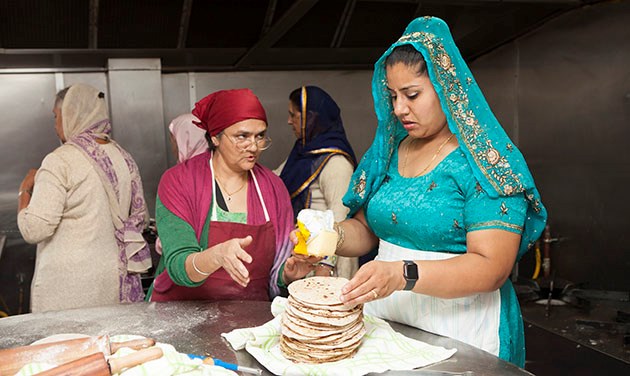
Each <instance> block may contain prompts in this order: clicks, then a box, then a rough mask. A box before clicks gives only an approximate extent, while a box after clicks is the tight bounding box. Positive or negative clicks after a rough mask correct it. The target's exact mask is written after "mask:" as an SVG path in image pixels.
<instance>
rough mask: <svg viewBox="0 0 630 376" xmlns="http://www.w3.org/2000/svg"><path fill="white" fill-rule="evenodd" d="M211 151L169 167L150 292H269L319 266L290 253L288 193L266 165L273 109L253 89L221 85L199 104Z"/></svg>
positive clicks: (235, 295)
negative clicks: (269, 115) (269, 113)
mask: <svg viewBox="0 0 630 376" xmlns="http://www.w3.org/2000/svg"><path fill="white" fill-rule="evenodd" d="M192 113H193V115H195V116H196V117H197V118H198V119H199V122H198V123H197V125H198V126H199V127H200V128H202V129H203V130H205V131H206V135H207V138H208V139H209V141H210V142H209V147H210V151H207V152H205V153H202V154H200V155H197V156H196V157H193V158H191V159H189V160H187V161H185V162H183V163H179V164H177V165H176V166H175V167H173V168H171V169H169V170H168V171H166V173H165V174H164V175H163V176H162V179H161V181H160V184H159V187H158V197H157V204H156V221H157V227H158V233H159V234H160V239H161V241H162V252H163V255H162V260H161V261H160V265H159V266H158V269H157V274H158V276H157V277H156V279H155V281H154V283H153V288H152V291H151V297H150V300H152V301H168V300H197V299H199V300H202V299H203V300H267V301H268V300H270V299H272V298H273V297H275V296H277V295H279V294H280V289H281V288H282V287H286V285H288V284H289V283H290V282H292V281H293V280H296V279H298V278H302V277H303V276H305V275H306V274H307V273H308V272H310V271H311V270H312V269H313V268H314V267H313V265H312V261H311V260H309V259H299V260H298V259H297V258H295V257H291V258H289V256H290V255H291V249H292V247H293V245H292V243H291V242H290V240H289V233H290V231H291V230H292V229H293V228H294V222H293V212H292V210H291V203H290V199H289V194H288V193H287V190H286V188H285V187H284V185H283V184H282V182H281V180H280V179H279V178H278V177H277V176H276V175H274V174H273V172H271V171H270V170H269V169H267V168H265V167H263V166H261V165H259V164H258V163H257V162H258V158H259V156H260V154H261V153H262V151H263V150H266V149H267V148H269V146H271V139H270V138H268V137H267V136H266V132H267V117H266V114H265V110H264V109H263V107H262V105H261V104H260V102H259V101H258V98H257V97H256V96H255V95H254V94H253V93H252V92H251V90H249V89H237V90H222V91H218V92H216V93H213V94H210V95H208V96H207V97H205V98H203V99H202V100H201V101H199V102H198V103H197V104H196V105H195V108H194V110H193V112H192Z"/></svg>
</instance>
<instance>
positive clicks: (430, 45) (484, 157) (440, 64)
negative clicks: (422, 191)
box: [398, 31, 540, 210]
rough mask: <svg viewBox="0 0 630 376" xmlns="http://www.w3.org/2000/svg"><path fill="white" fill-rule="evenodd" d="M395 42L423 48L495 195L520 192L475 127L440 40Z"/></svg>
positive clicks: (416, 37)
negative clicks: (411, 43)
mask: <svg viewBox="0 0 630 376" xmlns="http://www.w3.org/2000/svg"><path fill="white" fill-rule="evenodd" d="M398 42H399V43H405V42H406V43H408V42H417V43H421V44H422V45H424V46H425V47H426V49H427V52H428V55H429V58H430V60H431V61H432V62H433V69H434V76H435V78H436V79H437V80H438V81H439V84H440V87H441V88H442V89H443V94H444V97H445V98H447V101H446V106H447V107H448V108H449V110H450V112H451V114H452V115H453V120H455V123H456V125H457V127H458V128H459V132H460V135H461V140H460V141H462V142H464V143H465V144H466V147H467V149H468V150H470V153H471V155H472V156H473V160H474V161H475V163H476V164H477V167H479V169H480V171H481V172H482V173H483V174H484V175H485V176H486V177H487V179H488V182H490V184H491V185H492V186H493V187H494V189H495V190H496V191H497V192H503V193H504V194H506V195H510V194H513V193H517V192H522V191H524V187H523V185H522V183H521V181H520V178H519V176H518V175H517V174H516V173H514V172H513V171H512V169H511V166H510V163H509V162H508V161H507V159H506V158H505V157H504V156H502V155H501V153H500V152H499V150H497V149H496V148H495V147H493V146H492V145H491V141H490V139H489V138H488V136H487V134H486V132H485V131H484V130H483V129H482V127H481V125H480V124H479V120H478V118H477V116H476V114H475V112H474V111H473V109H472V108H471V104H470V102H469V101H468V95H467V93H466V90H467V89H464V87H463V85H462V83H461V82H460V80H459V78H457V68H456V67H455V65H454V64H453V62H452V59H451V57H450V55H449V54H448V52H447V51H446V49H445V48H444V45H443V44H442V43H441V39H440V38H437V37H436V36H435V35H434V34H431V33H427V32H420V31H418V32H413V33H410V34H405V35H403V36H402V37H400V39H399V40H398ZM466 83H467V84H468V85H471V84H472V83H473V80H472V78H471V77H467V78H466ZM484 145H485V146H484ZM507 149H508V150H509V151H511V150H512V146H511V145H508V146H507ZM484 162H487V164H486V163H484ZM530 201H531V200H530ZM539 210H540V209H539Z"/></svg>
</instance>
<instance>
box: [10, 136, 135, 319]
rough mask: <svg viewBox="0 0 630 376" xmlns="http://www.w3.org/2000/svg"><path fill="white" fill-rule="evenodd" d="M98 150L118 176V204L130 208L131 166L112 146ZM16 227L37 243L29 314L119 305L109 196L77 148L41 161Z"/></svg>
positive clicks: (62, 150) (64, 148)
mask: <svg viewBox="0 0 630 376" xmlns="http://www.w3.org/2000/svg"><path fill="white" fill-rule="evenodd" d="M101 147H102V150H104V151H105V152H106V153H107V154H108V156H109V157H110V159H111V160H112V163H113V166H114V169H115V171H116V174H117V175H118V179H119V182H120V192H119V193H120V201H121V205H122V206H125V207H129V205H130V200H131V183H130V174H129V168H128V167H127V164H126V162H125V160H124V158H123V157H122V155H121V154H120V152H119V151H118V150H117V149H116V147H115V146H113V145H110V144H105V145H101ZM18 227H19V229H20V232H21V233H22V236H23V237H24V240H26V241H27V242H29V243H37V258H36V260H35V273H34V275H33V281H32V286H31V311H32V312H42V311H50V310H61V309H71V308H79V307H93V306H99V305H107V304H117V303H118V302H119V290H120V282H119V272H118V267H119V261H118V257H119V252H120V251H119V249H118V245H117V243H116V239H115V237H114V225H113V223H112V218H111V215H110V207H109V201H108V197H107V194H106V192H105V189H104V188H103V183H102V182H101V180H100V178H99V175H98V174H97V172H96V171H95V170H94V168H93V166H92V164H91V163H90V162H89V161H88V160H87V158H85V157H84V155H83V154H82V153H81V152H80V151H79V150H78V149H77V148H75V147H73V146H70V145H63V146H61V147H59V148H57V149H56V150H54V151H53V152H52V153H50V154H49V155H47V156H46V158H44V160H43V162H42V165H41V167H40V169H39V171H38V172H37V174H36V176H35V189H34V191H33V197H32V199H31V201H30V203H29V205H28V207H26V208H25V209H23V210H21V211H20V213H19V214H18Z"/></svg>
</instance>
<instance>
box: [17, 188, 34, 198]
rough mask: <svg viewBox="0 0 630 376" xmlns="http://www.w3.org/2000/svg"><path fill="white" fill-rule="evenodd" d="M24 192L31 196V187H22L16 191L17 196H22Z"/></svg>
mask: <svg viewBox="0 0 630 376" xmlns="http://www.w3.org/2000/svg"><path fill="white" fill-rule="evenodd" d="M24 193H28V195H29V196H31V197H32V196H33V190H32V189H22V190H21V191H19V192H18V197H20V196H22V195H23V194H24Z"/></svg>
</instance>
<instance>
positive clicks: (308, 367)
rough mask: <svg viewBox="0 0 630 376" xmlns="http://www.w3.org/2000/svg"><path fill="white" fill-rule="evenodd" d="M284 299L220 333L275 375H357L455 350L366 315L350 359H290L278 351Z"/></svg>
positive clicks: (422, 362)
mask: <svg viewBox="0 0 630 376" xmlns="http://www.w3.org/2000/svg"><path fill="white" fill-rule="evenodd" d="M285 304H286V299H285V298H282V297H276V298H275V299H274V300H273V302H272V306H271V311H272V313H273V314H274V316H275V318H274V319H273V320H271V321H269V322H267V323H266V324H264V325H262V326H259V327H255V328H242V329H235V330H233V331H231V332H229V333H223V334H221V335H222V336H223V337H224V338H225V339H227V341H228V342H229V343H230V345H231V346H232V348H234V349H235V350H241V349H243V348H245V350H246V351H247V352H248V353H250V354H251V355H252V356H253V357H254V358H256V360H258V362H260V364H262V365H263V366H265V368H267V369H268V370H269V371H270V372H272V373H273V374H275V375H286V376H291V375H318V376H324V375H339V376H358V375H365V374H367V373H370V372H385V371H387V370H410V369H414V368H418V367H424V366H428V365H429V364H432V363H436V362H440V361H442V360H445V359H448V358H450V357H451V356H452V355H453V354H454V353H455V352H456V351H457V350H456V349H445V348H443V347H438V346H432V345H429V344H427V343H424V342H420V341H417V340H414V339H411V338H407V337H405V336H403V335H402V334H400V333H397V332H396V331H394V330H393V329H392V327H391V326H389V324H387V323H386V322H385V321H383V320H381V319H378V318H376V317H373V316H369V315H365V317H364V319H363V320H364V323H365V327H366V329H367V333H366V334H365V337H364V338H363V343H362V344H361V346H360V347H359V349H358V351H357V353H356V354H355V355H354V356H353V357H352V358H350V359H344V360H340V361H337V362H332V363H323V364H305V363H293V362H292V361H290V360H288V359H286V358H285V357H284V356H283V355H282V353H281V351H280V346H279V342H280V330H281V329H280V320H281V317H282V315H281V313H282V312H283V311H284V307H285Z"/></svg>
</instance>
